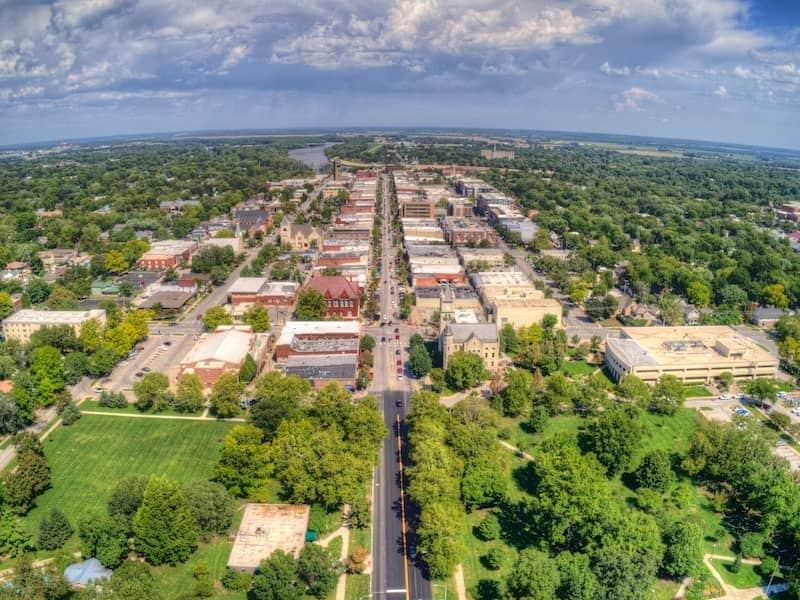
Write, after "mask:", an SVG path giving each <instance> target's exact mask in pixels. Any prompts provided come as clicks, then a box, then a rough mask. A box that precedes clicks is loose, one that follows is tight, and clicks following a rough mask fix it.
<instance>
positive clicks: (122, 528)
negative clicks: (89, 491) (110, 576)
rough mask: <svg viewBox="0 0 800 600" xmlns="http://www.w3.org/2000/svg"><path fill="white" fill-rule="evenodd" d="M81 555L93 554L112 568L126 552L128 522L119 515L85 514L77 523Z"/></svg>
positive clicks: (120, 560) (104, 564)
mask: <svg viewBox="0 0 800 600" xmlns="http://www.w3.org/2000/svg"><path fill="white" fill-rule="evenodd" d="M78 534H79V535H80V537H81V540H82V541H83V555H84V556H94V557H95V558H96V559H97V560H99V561H100V562H101V563H102V564H103V566H105V567H108V568H110V569H113V568H114V567H116V566H117V565H119V564H120V563H121V562H122V559H123V558H124V557H125V556H126V555H127V554H128V524H127V523H126V522H125V519H124V518H123V517H120V516H116V517H111V516H109V515H103V514H87V515H85V516H84V517H83V518H82V519H81V521H80V522H79V523H78Z"/></svg>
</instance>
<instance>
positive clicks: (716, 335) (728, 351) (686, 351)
mask: <svg viewBox="0 0 800 600" xmlns="http://www.w3.org/2000/svg"><path fill="white" fill-rule="evenodd" d="M605 363H606V366H607V367H608V370H609V372H610V373H611V374H612V376H613V377H614V379H616V380H619V379H621V378H622V377H623V376H625V375H628V374H633V375H636V376H637V377H639V378H640V379H642V380H644V381H645V382H647V383H649V384H654V383H656V382H657V381H658V379H659V378H660V377H661V376H662V375H665V374H669V375H674V376H676V377H677V378H678V379H680V380H681V381H683V382H699V383H710V382H711V381H713V380H714V378H716V377H718V376H719V375H720V374H721V373H723V372H725V371H728V372H730V373H732V374H733V376H734V377H736V378H738V379H752V378H755V377H775V375H776V374H777V372H778V358H777V357H776V356H773V355H772V354H771V353H769V352H767V351H766V350H764V349H762V348H761V347H760V346H759V345H758V344H757V343H756V342H755V341H753V340H752V339H750V338H747V337H745V336H743V335H742V334H740V333H739V332H738V331H736V330H735V329H733V328H732V327H728V326H710V327H704V326H696V327H693V326H689V327H624V328H623V329H622V330H621V332H620V337H619V338H609V339H608V340H606V352H605Z"/></svg>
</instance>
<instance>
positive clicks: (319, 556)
mask: <svg viewBox="0 0 800 600" xmlns="http://www.w3.org/2000/svg"><path fill="white" fill-rule="evenodd" d="M343 571H344V568H343V566H342V563H341V562H339V559H338V558H337V557H335V556H334V555H333V554H332V553H331V551H330V550H328V549H327V548H323V547H322V546H320V545H319V544H308V543H307V544H306V545H305V546H303V547H302V548H301V549H300V557H299V559H298V561H297V574H298V576H299V577H300V580H301V581H302V582H303V583H305V584H306V587H307V590H308V594H309V595H310V596H313V597H314V598H319V599H320V600H322V598H325V597H326V596H328V595H329V594H330V593H331V592H332V591H333V589H334V588H335V587H336V582H337V581H338V579H339V575H341V574H342V572H343Z"/></svg>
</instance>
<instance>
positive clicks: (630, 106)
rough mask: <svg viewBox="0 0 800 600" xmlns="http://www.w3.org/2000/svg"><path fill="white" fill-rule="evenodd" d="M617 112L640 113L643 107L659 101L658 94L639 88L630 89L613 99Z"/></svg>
mask: <svg viewBox="0 0 800 600" xmlns="http://www.w3.org/2000/svg"><path fill="white" fill-rule="evenodd" d="M613 100H614V108H615V109H616V111H617V112H641V111H643V110H644V106H646V105H648V104H654V103H657V102H660V101H661V98H660V97H659V96H658V94H655V93H653V92H651V91H649V90H646V89H644V88H640V87H632V88H629V89H627V90H625V91H624V92H622V93H621V94H620V95H618V96H614V97H613Z"/></svg>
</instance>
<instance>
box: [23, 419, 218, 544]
mask: <svg viewBox="0 0 800 600" xmlns="http://www.w3.org/2000/svg"><path fill="white" fill-rule="evenodd" d="M231 427H232V424H229V423H219V422H216V421H209V422H208V423H204V422H198V421H170V420H163V419H125V418H117V417H103V416H96V415H94V416H93V415H84V416H83V417H82V418H81V419H80V420H79V421H78V422H77V423H75V424H74V425H71V426H70V427H61V428H59V429H58V430H56V431H54V432H53V433H52V434H51V435H50V436H49V437H48V438H47V440H46V441H45V442H44V448H45V454H46V455H47V459H48V461H49V463H50V468H51V474H52V481H53V485H52V487H51V488H50V489H49V490H47V491H46V492H45V493H44V494H42V495H41V496H40V497H39V498H38V499H37V506H36V508H34V509H33V510H31V512H30V513H28V515H27V516H26V517H25V518H24V520H23V523H24V525H25V527H26V529H28V530H29V531H31V532H34V531H36V530H37V528H38V524H39V521H40V520H41V518H42V516H43V515H44V514H45V513H47V512H49V511H50V509H51V508H56V507H58V508H59V509H60V510H61V511H63V512H64V514H65V515H66V516H67V518H68V519H69V520H70V521H71V522H72V523H73V524H77V522H78V520H79V518H80V517H81V516H83V515H85V514H87V513H88V512H90V511H94V510H97V511H104V510H105V508H106V501H107V499H108V495H109V493H110V491H111V489H112V488H113V487H114V485H116V483H117V482H118V481H119V480H120V479H122V478H124V477H128V476H132V475H140V476H145V477H149V476H150V475H160V476H165V477H168V478H170V479H173V480H177V481H197V480H203V479H209V478H210V477H211V475H212V467H213V463H214V461H215V460H216V457H217V450H218V448H219V446H220V442H221V441H222V438H223V437H224V436H225V434H226V433H227V432H228V430H229V429H230V428H231ZM70 545H74V547H75V548H77V545H78V542H77V536H75V537H74V538H73V539H72V540H71V541H70Z"/></svg>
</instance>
